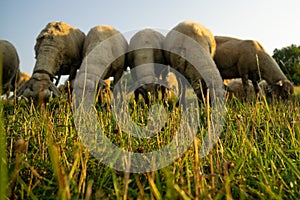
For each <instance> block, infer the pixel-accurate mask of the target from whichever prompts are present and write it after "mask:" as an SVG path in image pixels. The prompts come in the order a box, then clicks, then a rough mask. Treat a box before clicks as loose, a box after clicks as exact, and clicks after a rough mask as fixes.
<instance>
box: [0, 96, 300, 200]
mask: <svg viewBox="0 0 300 200" xmlns="http://www.w3.org/2000/svg"><path fill="white" fill-rule="evenodd" d="M2 103H3V106H4V107H3V112H4V113H3V120H1V122H2V125H3V126H1V128H2V129H4V131H3V133H1V138H4V143H5V144H4V143H3V144H1V146H0V148H1V154H2V155H5V153H6V158H5V156H4V157H2V159H3V158H4V161H3V162H4V163H7V164H6V167H7V169H8V173H7V177H8V178H7V180H5V178H3V177H5V176H2V175H5V174H4V172H2V171H1V174H0V175H1V181H0V182H1V187H0V188H5V187H3V185H2V184H5V183H6V182H7V183H8V184H7V185H8V186H9V187H8V189H7V190H6V193H5V194H6V197H7V198H18V199H298V198H299V196H300V192H299V191H300V186H299V180H300V170H299V168H300V159H299V158H300V145H299V137H300V135H299V130H300V113H299V108H300V107H299V104H300V99H299V98H298V99H297V98H294V99H293V100H291V101H287V102H273V103H271V102H268V101H256V102H252V103H241V102H239V101H238V100H235V99H233V100H231V101H229V102H227V105H226V106H227V116H226V122H225V125H224V129H223V132H222V134H221V136H220V138H219V140H218V141H217V143H216V145H215V147H214V149H213V150H212V151H211V152H210V154H209V155H208V156H206V157H204V158H199V152H198V147H199V146H200V145H201V144H202V143H201V142H202V141H201V137H202V133H203V132H205V130H206V129H207V126H206V123H205V119H206V114H205V113H206V110H205V108H204V107H201V110H200V112H199V113H200V118H201V119H202V124H201V126H200V127H199V132H198V136H199V137H198V139H195V141H194V143H193V144H192V145H191V147H190V148H189V149H188V151H187V152H186V153H185V154H184V155H183V156H182V157H180V158H178V159H177V160H176V161H175V162H174V163H172V164H171V165H169V166H167V167H165V168H163V169H160V170H158V171H154V172H148V173H137V174H130V173H124V172H120V171H116V170H114V169H111V168H109V167H107V166H105V165H103V164H102V163H101V162H99V161H98V160H97V159H95V158H94V157H93V156H92V155H91V154H90V153H89V151H88V150H87V149H86V148H85V146H84V145H83V144H82V143H81V142H80V140H79V137H78V135H77V132H76V129H75V125H74V123H73V115H72V112H71V105H70V104H69V102H68V101H66V100H63V99H60V100H59V99H54V100H52V101H51V102H50V103H49V104H47V105H46V108H45V109H43V110H38V109H36V108H35V107H34V106H33V105H32V104H30V103H26V102H22V101H21V102H19V103H18V104H13V103H12V102H6V101H4V102H2ZM134 112H137V113H134ZM98 115H99V119H101V120H100V121H101V127H102V128H103V130H105V134H106V135H107V136H108V137H109V138H110V139H111V140H112V141H113V142H114V143H115V144H117V145H120V146H122V145H124V146H126V145H128V144H129V142H130V144H131V145H132V146H131V147H132V150H133V151H137V152H146V151H151V150H154V149H158V148H161V147H163V146H164V145H166V144H167V143H168V142H170V141H171V139H172V133H173V131H172V130H173V129H172V128H175V127H176V124H178V113H177V114H176V110H174V111H173V112H171V113H170V115H169V119H168V120H169V121H168V124H169V128H168V127H167V128H165V130H164V131H162V132H161V133H160V134H158V135H156V136H154V137H152V138H149V139H142V140H136V139H134V138H129V136H128V134H126V133H122V131H121V130H119V128H118V126H117V125H116V122H115V120H114V117H113V116H112V114H111V113H110V112H107V111H106V110H105V108H104V109H102V108H101V107H100V108H99V112H98ZM144 115H145V111H144V110H143V109H140V110H139V109H137V110H134V111H133V114H132V117H133V120H134V121H136V122H137V123H141V124H142V123H145V121H143V120H144V118H143V116H144ZM4 133H6V134H4ZM3 136H5V137H3ZM5 139H6V140H5ZM4 149H6V151H5V150H4ZM3 152H4V153H3ZM2 190H3V189H2ZM2 195H3V193H2ZM3 197H4V196H3Z"/></svg>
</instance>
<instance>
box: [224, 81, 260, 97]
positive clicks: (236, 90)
mask: <svg viewBox="0 0 300 200" xmlns="http://www.w3.org/2000/svg"><path fill="white" fill-rule="evenodd" d="M248 82H249V83H248V84H249V92H248V96H247V98H248V99H249V100H250V99H255V97H256V94H255V90H254V87H253V85H252V82H251V81H250V80H248ZM227 92H228V95H229V97H231V96H235V97H236V98H238V99H241V100H242V99H244V98H245V97H246V94H245V92H244V89H243V83H242V79H240V78H237V79H233V80H231V81H230V82H228V83H227Z"/></svg>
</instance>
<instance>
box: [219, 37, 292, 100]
mask: <svg viewBox="0 0 300 200" xmlns="http://www.w3.org/2000/svg"><path fill="white" fill-rule="evenodd" d="M215 39H216V42H217V49H216V54H215V57H214V60H215V63H216V64H217V67H218V69H219V71H220V73H221V75H222V78H223V79H228V78H241V79H242V82H243V88H244V92H245V94H247V95H246V96H248V95H250V94H249V82H248V79H250V80H251V81H252V84H253V86H254V90H255V93H256V94H257V93H258V92H259V86H258V82H257V81H258V80H259V79H264V80H266V81H267V83H268V85H269V86H270V87H271V91H272V94H273V95H275V96H279V97H281V98H283V99H288V98H289V97H290V96H291V95H292V94H293V91H294V88H293V85H292V83H291V82H290V81H289V80H288V79H287V78H286V76H285V75H284V73H283V72H282V71H281V69H280V68H279V66H278V64H277V63H276V62H275V60H274V59H273V58H272V57H271V56H270V55H268V54H267V53H266V51H265V50H264V48H263V47H262V46H261V44H259V43H258V42H257V41H254V40H240V39H236V38H230V37H223V36H216V37H215Z"/></svg>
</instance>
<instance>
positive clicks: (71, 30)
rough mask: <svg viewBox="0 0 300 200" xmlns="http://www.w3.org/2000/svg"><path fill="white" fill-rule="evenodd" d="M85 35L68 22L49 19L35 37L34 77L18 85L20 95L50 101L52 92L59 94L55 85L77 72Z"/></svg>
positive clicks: (72, 76) (18, 94) (41, 101)
mask: <svg viewBox="0 0 300 200" xmlns="http://www.w3.org/2000/svg"><path fill="white" fill-rule="evenodd" d="M84 39H85V34H84V33H83V32H82V31H81V30H79V29H78V28H76V27H73V26H71V25H69V24H67V23H65V22H50V23H48V24H47V25H46V27H45V28H44V29H43V30H42V31H41V32H40V34H39V35H38V37H37V39H36V44H35V46H34V50H35V58H36V63H35V66H34V69H33V73H32V75H31V78H30V80H29V81H27V82H26V83H25V84H23V85H22V87H20V88H19V89H18V91H17V96H21V95H23V96H25V97H27V98H32V99H33V100H34V102H37V103H43V102H45V101H47V100H48V99H49V97H50V96H51V92H53V94H54V95H55V96H60V91H59V90H58V89H57V87H56V85H57V83H58V81H59V78H60V76H61V75H69V79H73V78H74V77H75V76H76V72H77V69H78V68H79V66H80V64H81V61H82V47H83V42H84ZM56 76H57V77H56ZM54 79H56V85H54V83H53V82H52V81H53V80H54Z"/></svg>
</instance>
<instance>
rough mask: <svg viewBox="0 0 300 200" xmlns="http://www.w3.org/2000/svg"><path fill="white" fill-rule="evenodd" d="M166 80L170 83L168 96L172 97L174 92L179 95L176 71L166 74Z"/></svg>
mask: <svg viewBox="0 0 300 200" xmlns="http://www.w3.org/2000/svg"><path fill="white" fill-rule="evenodd" d="M166 82H167V84H168V87H169V88H170V90H167V92H166V96H167V97H171V96H172V93H174V94H175V95H176V96H178V93H179V90H178V81H177V77H176V75H175V73H173V72H169V73H168V74H167V76H166Z"/></svg>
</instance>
